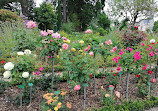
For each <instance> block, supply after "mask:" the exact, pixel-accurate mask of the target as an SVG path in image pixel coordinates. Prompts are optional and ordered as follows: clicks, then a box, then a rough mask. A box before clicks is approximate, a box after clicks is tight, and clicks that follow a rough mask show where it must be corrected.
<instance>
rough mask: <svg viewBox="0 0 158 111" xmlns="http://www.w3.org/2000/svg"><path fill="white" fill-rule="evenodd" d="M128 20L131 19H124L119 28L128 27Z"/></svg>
mask: <svg viewBox="0 0 158 111" xmlns="http://www.w3.org/2000/svg"><path fill="white" fill-rule="evenodd" d="M128 21H129V19H128V18H126V19H124V20H123V21H122V23H121V26H120V28H119V30H122V29H124V28H127V25H128Z"/></svg>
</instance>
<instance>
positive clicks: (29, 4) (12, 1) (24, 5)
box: [0, 0, 35, 16]
mask: <svg viewBox="0 0 158 111" xmlns="http://www.w3.org/2000/svg"><path fill="white" fill-rule="evenodd" d="M16 3H20V4H21V9H22V13H23V15H25V16H30V15H31V13H32V10H33V8H34V7H35V3H34V1H33V0H1V1H0V8H5V7H6V8H10V10H11V11H15V9H14V10H12V9H13V8H14V5H16Z"/></svg>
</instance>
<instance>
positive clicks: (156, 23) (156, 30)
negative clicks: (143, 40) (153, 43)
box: [153, 21, 158, 32]
mask: <svg viewBox="0 0 158 111" xmlns="http://www.w3.org/2000/svg"><path fill="white" fill-rule="evenodd" d="M153 31H154V32H158V21H155V22H154V27H153Z"/></svg>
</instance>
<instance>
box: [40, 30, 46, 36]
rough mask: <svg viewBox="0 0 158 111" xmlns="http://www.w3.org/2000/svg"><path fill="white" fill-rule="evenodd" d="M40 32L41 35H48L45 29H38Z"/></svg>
mask: <svg viewBox="0 0 158 111" xmlns="http://www.w3.org/2000/svg"><path fill="white" fill-rule="evenodd" d="M40 34H41V35H42V36H47V35H48V33H47V32H46V31H40Z"/></svg>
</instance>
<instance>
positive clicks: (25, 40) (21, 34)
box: [13, 29, 37, 51]
mask: <svg viewBox="0 0 158 111" xmlns="http://www.w3.org/2000/svg"><path fill="white" fill-rule="evenodd" d="M14 38H15V42H16V44H17V45H16V46H15V47H14V48H13V50H14V51H23V50H25V49H29V50H31V51H34V50H35V49H36V41H37V39H36V38H37V35H36V34H35V33H34V32H33V30H31V29H30V30H29V31H28V30H27V29H18V30H17V31H16V32H15V33H14Z"/></svg>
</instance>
